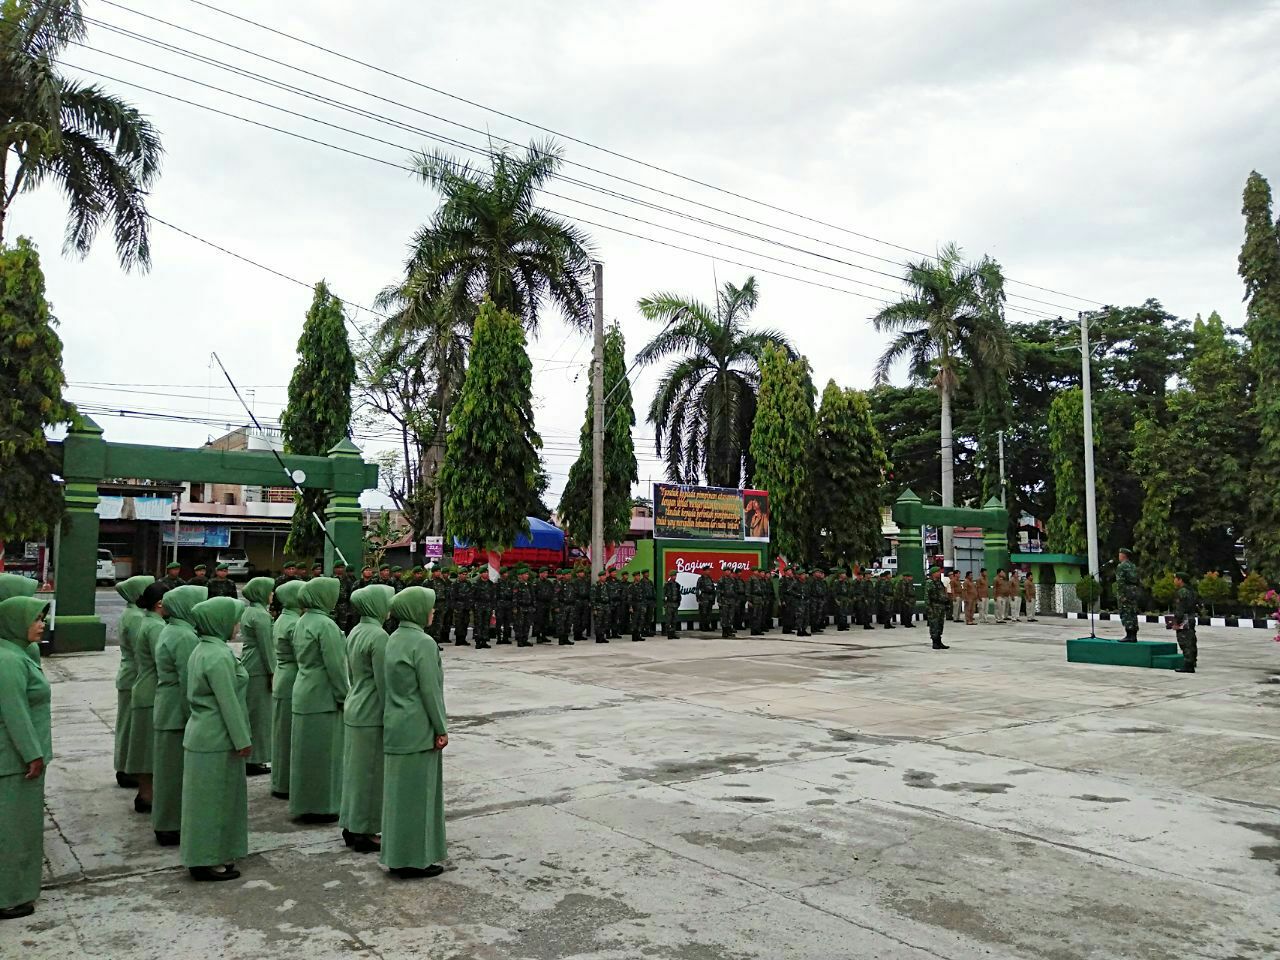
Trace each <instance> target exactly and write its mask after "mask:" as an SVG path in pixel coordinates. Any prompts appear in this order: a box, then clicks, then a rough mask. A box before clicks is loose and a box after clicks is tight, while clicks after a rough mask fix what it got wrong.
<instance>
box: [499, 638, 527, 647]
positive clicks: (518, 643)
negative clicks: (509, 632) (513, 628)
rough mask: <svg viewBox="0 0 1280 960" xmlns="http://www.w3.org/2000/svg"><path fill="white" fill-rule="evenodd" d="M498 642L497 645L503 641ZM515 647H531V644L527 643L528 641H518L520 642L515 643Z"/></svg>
mask: <svg viewBox="0 0 1280 960" xmlns="http://www.w3.org/2000/svg"><path fill="white" fill-rule="evenodd" d="M498 642H499V643H502V642H503V641H502V640H499V641H498ZM516 646H517V647H529V646H532V644H531V643H529V641H528V640H520V641H517V643H516Z"/></svg>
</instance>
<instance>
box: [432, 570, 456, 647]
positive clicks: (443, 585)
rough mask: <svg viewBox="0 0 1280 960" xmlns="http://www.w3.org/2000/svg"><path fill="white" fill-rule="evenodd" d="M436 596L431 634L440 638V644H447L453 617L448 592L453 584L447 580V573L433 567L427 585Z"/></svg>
mask: <svg viewBox="0 0 1280 960" xmlns="http://www.w3.org/2000/svg"><path fill="white" fill-rule="evenodd" d="M427 586H429V587H430V588H431V589H432V590H434V591H435V594H436V607H435V616H434V619H432V621H431V624H432V626H431V634H432V636H436V637H439V638H440V643H441V644H445V643H448V642H449V628H450V627H451V625H452V624H451V622H450V617H451V616H452V615H453V610H452V604H451V603H450V601H449V590H450V589H451V588H452V587H453V583H452V582H451V581H450V579H449V571H447V570H445V569H444V568H442V567H438V566H437V567H433V568H432V569H431V582H430V583H429V584H427Z"/></svg>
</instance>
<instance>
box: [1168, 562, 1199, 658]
mask: <svg viewBox="0 0 1280 960" xmlns="http://www.w3.org/2000/svg"><path fill="white" fill-rule="evenodd" d="M1179 576H1180V579H1181V580H1182V586H1180V587H1179V588H1178V591H1177V593H1175V594H1174V595H1173V615H1174V617H1175V618H1176V619H1175V620H1174V629H1175V633H1176V635H1177V638H1178V646H1179V648H1181V650H1182V666H1181V667H1180V668H1179V669H1178V672H1179V673H1195V672H1196V653H1197V652H1198V651H1197V646H1196V617H1197V616H1198V614H1199V613H1200V597H1199V595H1198V594H1197V593H1196V589H1195V587H1193V586H1191V584H1190V583H1189V582H1188V580H1187V578H1186V577H1185V576H1182V575H1179Z"/></svg>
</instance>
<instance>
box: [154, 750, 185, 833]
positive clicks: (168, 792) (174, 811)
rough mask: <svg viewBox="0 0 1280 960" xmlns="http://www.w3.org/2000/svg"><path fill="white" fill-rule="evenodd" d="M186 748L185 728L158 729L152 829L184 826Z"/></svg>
mask: <svg viewBox="0 0 1280 960" xmlns="http://www.w3.org/2000/svg"><path fill="white" fill-rule="evenodd" d="M185 755H186V751H185V750H183V749H182V731H181V730H157V731H156V739H155V748H154V751H153V753H152V757H151V761H152V762H151V789H152V791H153V796H152V799H151V829H152V830H154V831H156V833H172V832H174V831H177V830H181V829H182V768H183V760H184V759H185Z"/></svg>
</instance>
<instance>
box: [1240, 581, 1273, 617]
mask: <svg viewBox="0 0 1280 960" xmlns="http://www.w3.org/2000/svg"><path fill="white" fill-rule="evenodd" d="M1269 589H1270V586H1269V585H1268V584H1267V580H1266V577H1264V576H1262V574H1260V573H1257V572H1254V573H1251V574H1249V575H1248V576H1247V577H1245V578H1244V579H1243V580H1241V581H1240V586H1238V587H1236V599H1237V600H1239V601H1240V602H1241V603H1243V604H1244V605H1245V606H1246V607H1252V608H1253V609H1254V610H1255V611H1256V610H1257V609H1258V607H1262V606H1265V605H1266V603H1267V600H1266V596H1267V591H1268V590H1269Z"/></svg>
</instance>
